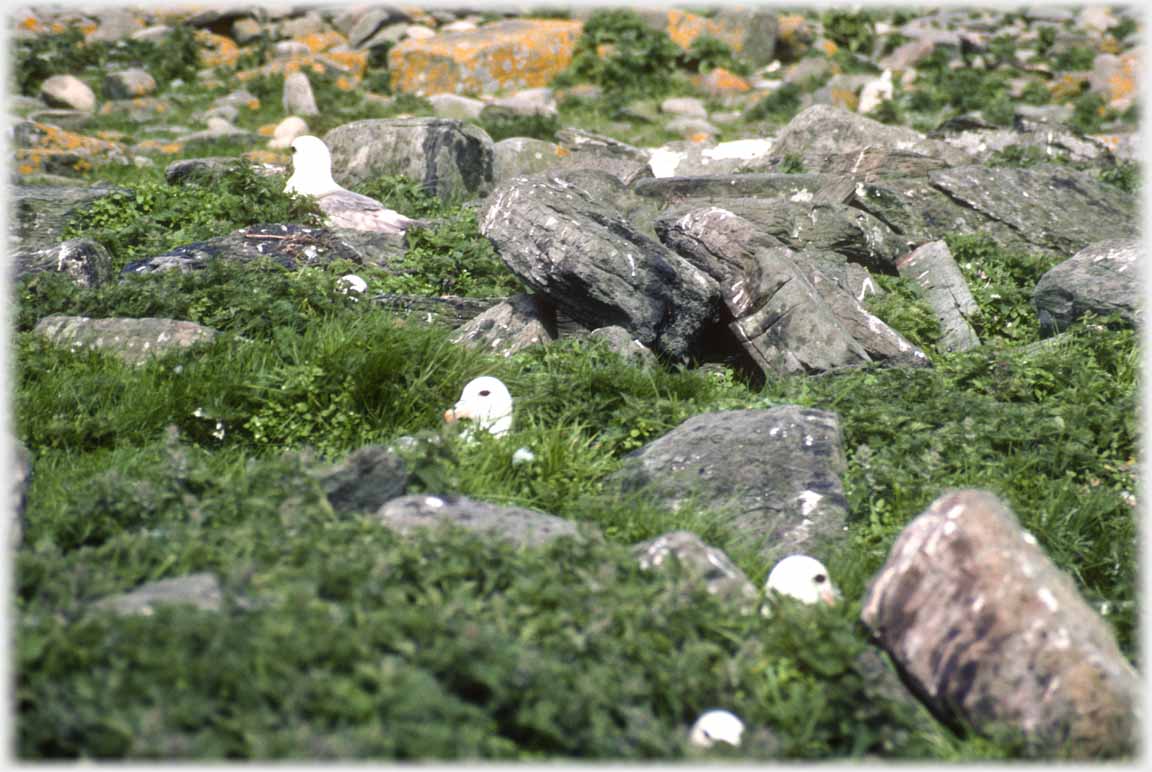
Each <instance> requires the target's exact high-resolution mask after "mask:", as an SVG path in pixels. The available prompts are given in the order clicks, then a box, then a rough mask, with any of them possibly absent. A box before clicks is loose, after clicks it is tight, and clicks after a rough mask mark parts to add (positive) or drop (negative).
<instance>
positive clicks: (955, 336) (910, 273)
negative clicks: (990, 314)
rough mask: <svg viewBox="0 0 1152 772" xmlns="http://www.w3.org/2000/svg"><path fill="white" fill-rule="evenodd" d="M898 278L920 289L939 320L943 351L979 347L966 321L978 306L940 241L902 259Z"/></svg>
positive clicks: (977, 309) (945, 247) (957, 267)
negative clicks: (900, 277)
mask: <svg viewBox="0 0 1152 772" xmlns="http://www.w3.org/2000/svg"><path fill="white" fill-rule="evenodd" d="M896 267H897V268H898V269H899V271H900V275H901V276H903V277H904V278H906V279H909V280H911V281H912V282H914V283H915V284H916V286H917V287H919V288H920V291H921V292H922V293H923V295H924V299H925V300H926V301H927V303H928V305H930V306H931V307H932V310H933V312H935V314H936V318H937V319H938V320H939V321H940V332H941V335H940V342H939V345H940V347H941V348H943V349H944V350H945V351H967V350H968V349H970V348H973V347H975V346H979V345H980V338H979V337H978V336H977V335H976V331H975V330H973V329H972V325H971V324H969V322H968V320H969V319H970V318H971V317H973V316H975V315H976V314H979V313H980V307H979V306H978V305H976V300H975V299H974V298H973V297H972V293H971V292H970V291H969V289H968V283H967V282H966V281H965V280H964V274H962V273H960V267H959V266H958V265H956V261H955V260H954V259H952V252H951V251H950V250H949V249H948V245H947V244H945V243H944V242H943V241H930V242H928V243H927V244H923V245H921V246H919V247H917V248H916V249H914V250H912V252H910V253H909V254H908V255H907V257H903V258H901V259H900V260H899V261H898V262H897V263H896Z"/></svg>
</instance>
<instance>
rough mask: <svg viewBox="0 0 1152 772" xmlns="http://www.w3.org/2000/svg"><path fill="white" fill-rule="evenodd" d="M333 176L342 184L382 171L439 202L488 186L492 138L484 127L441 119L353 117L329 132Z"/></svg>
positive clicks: (473, 193)
mask: <svg viewBox="0 0 1152 772" xmlns="http://www.w3.org/2000/svg"><path fill="white" fill-rule="evenodd" d="M324 142H325V144H327V145H328V149H329V150H330V151H331V152H332V175H333V176H334V177H335V179H336V181H337V182H338V183H340V184H341V185H343V186H345V187H354V186H355V185H356V184H357V183H360V182H365V181H368V180H371V179H374V178H376V177H378V176H380V175H384V174H402V175H404V176H406V177H408V178H410V179H413V180H418V181H419V182H421V183H423V185H424V189H425V190H427V191H428V192H429V193H433V194H435V195H437V196H439V197H440V198H441V199H443V200H447V199H449V198H453V197H457V196H460V197H470V196H477V195H480V196H482V195H485V194H486V193H488V192H489V190H491V188H492V138H491V137H489V136H488V133H487V132H485V131H484V130H483V129H481V128H478V127H476V126H473V125H471V124H467V123H461V122H460V121H450V120H446V119H443V118H393V119H380V118H373V119H369V120H362V121H353V122H352V123H346V124H344V125H342V126H337V127H336V128H334V129H332V130H331V131H329V132H328V133H327V134H325V135H324Z"/></svg>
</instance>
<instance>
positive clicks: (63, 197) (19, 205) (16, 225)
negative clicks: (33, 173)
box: [8, 185, 128, 250]
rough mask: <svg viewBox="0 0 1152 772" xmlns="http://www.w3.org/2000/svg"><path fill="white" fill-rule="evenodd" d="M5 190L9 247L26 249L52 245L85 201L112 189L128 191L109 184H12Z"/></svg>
mask: <svg viewBox="0 0 1152 772" xmlns="http://www.w3.org/2000/svg"><path fill="white" fill-rule="evenodd" d="M9 190H10V191H11V199H10V206H11V207H12V209H11V210H10V211H12V212H13V213H14V214H15V216H14V217H12V218H11V219H10V220H9V225H8V228H9V236H11V237H13V239H14V241H13V244H12V248H13V249H26V250H38V249H44V248H46V247H55V246H56V245H57V244H59V243H60V242H61V241H63V240H64V228H65V227H66V226H67V225H68V223H69V222H70V221H71V220H72V218H73V217H75V216H76V215H77V214H78V213H79V212H80V211H81V210H82V209H83V208H84V207H86V206H87V205H88V204H91V203H92V202H94V201H98V200H100V199H102V198H104V197H105V196H110V195H112V194H113V193H123V194H124V195H127V194H128V190H127V189H125V188H118V187H114V186H111V185H94V186H92V187H79V186H76V187H73V186H70V185H13V186H12V187H11V188H9ZM16 239H18V240H19V243H18V244H16V243H15V240H16Z"/></svg>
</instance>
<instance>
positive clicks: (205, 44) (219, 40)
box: [196, 30, 240, 67]
mask: <svg viewBox="0 0 1152 772" xmlns="http://www.w3.org/2000/svg"><path fill="white" fill-rule="evenodd" d="M196 41H197V42H198V43H200V45H201V49H200V66H202V67H219V66H221V65H223V66H225V67H234V66H236V62H237V61H238V60H239V59H240V46H238V45H236V41H234V40H232V38H229V37H224V36H223V35H217V34H214V33H212V32H209V31H207V30H197V31H196Z"/></svg>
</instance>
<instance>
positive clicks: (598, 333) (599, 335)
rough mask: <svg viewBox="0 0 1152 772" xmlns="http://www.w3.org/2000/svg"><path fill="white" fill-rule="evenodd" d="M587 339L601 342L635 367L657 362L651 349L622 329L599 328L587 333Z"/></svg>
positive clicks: (613, 327)
mask: <svg viewBox="0 0 1152 772" xmlns="http://www.w3.org/2000/svg"><path fill="white" fill-rule="evenodd" d="M588 339H589V340H596V341H603V342H604V343H605V345H607V346H608V348H609V349H611V350H612V351H615V352H616V353H617V354H619V355H620V356H621V357H623V358H624V359H625V361H628V362H631V363H633V364H635V365H639V366H641V367H644V366H647V365H654V364H656V362H657V359H656V355H655V354H653V353H652V349H650V348H648V347H647V346H645V345H644V344H643V343H641V342H640V341H638V340H636V339H635V338H633V337H632V336H631V335H629V334H628V331H627V330H625V329H624V328H623V327H616V326H611V327H600V328H598V329H595V330H592V331H591V332H590V333H588Z"/></svg>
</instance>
